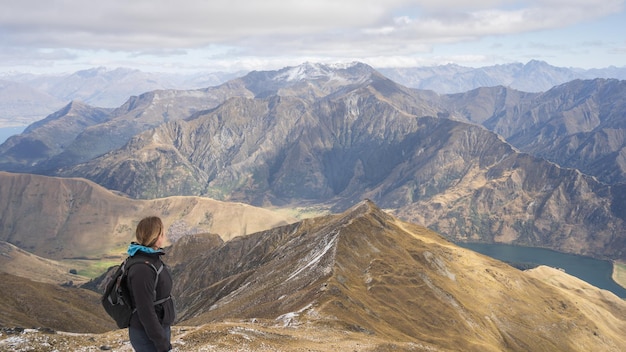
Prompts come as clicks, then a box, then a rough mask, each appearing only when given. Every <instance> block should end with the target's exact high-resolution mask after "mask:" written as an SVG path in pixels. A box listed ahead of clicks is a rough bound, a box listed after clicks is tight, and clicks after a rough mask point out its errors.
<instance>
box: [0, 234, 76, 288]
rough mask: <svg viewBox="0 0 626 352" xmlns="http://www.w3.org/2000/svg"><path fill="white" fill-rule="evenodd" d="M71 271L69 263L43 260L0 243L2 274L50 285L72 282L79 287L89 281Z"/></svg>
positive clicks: (0, 269)
mask: <svg viewBox="0 0 626 352" xmlns="http://www.w3.org/2000/svg"><path fill="white" fill-rule="evenodd" d="M71 269H73V266H72V265H70V264H68V263H64V262H59V261H55V260H51V259H46V258H42V257H39V256H36V255H34V254H32V253H28V252H26V251H24V250H21V249H19V248H17V247H16V246H14V245H12V244H10V243H7V242H2V241H0V272H4V273H8V274H12V275H16V276H21V277H27V278H29V279H31V280H33V281H37V282H44V283H49V284H64V283H69V282H70V281H71V282H72V283H73V284H74V285H79V284H82V283H85V282H86V281H87V278H85V277H84V276H79V275H74V274H71V273H70V270H71Z"/></svg>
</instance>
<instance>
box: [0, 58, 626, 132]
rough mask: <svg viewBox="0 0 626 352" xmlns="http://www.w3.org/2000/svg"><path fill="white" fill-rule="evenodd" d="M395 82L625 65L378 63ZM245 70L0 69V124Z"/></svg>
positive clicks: (449, 86)
mask: <svg viewBox="0 0 626 352" xmlns="http://www.w3.org/2000/svg"><path fill="white" fill-rule="evenodd" d="M379 71H380V72H381V73H383V74H384V75H385V76H387V77H389V78H391V79H392V80H394V81H395V82H398V83H400V84H402V85H405V86H407V87H411V88H418V89H426V90H433V91H435V92H437V93H440V94H450V93H461V92H466V91H469V90H472V89H476V88H479V87H493V86H505V87H510V88H513V89H517V90H521V91H525V92H543V91H547V90H548V89H550V88H552V87H554V86H556V85H559V84H563V83H565V82H569V81H572V80H575V79H595V78H615V79H620V80H621V79H626V67H607V68H596V69H579V68H565V67H555V66H551V65H549V64H548V63H546V62H543V61H537V60H531V61H529V62H527V63H525V64H523V63H511V64H504V65H494V66H485V67H479V68H474V67H464V66H459V65H453V64H450V65H442V66H427V67H411V68H379ZM245 74H246V72H202V73H194V74H192V73H190V74H170V73H159V72H142V71H140V70H135V69H129V68H122V67H119V68H105V67H97V68H92V69H87V70H82V71H77V72H72V73H65V74H47V75H43V74H40V75H36V74H29V73H19V72H10V73H2V74H0V111H1V112H2V113H0V127H8V126H24V125H29V124H31V123H33V122H35V121H37V120H40V119H42V118H44V117H45V116H47V115H49V114H51V113H53V112H54V111H57V110H58V109H61V108H62V107H63V106H65V105H67V104H68V103H70V102H72V101H80V102H82V103H85V104H88V105H91V106H95V107H102V108H114V107H118V106H120V105H121V104H123V103H124V102H125V101H126V100H127V99H128V97H130V96H138V95H141V94H143V93H146V92H149V91H155V90H168V89H181V90H189V89H197V88H208V87H213V86H216V85H219V84H222V83H224V82H227V81H229V80H231V79H234V78H237V77H239V76H243V75H245Z"/></svg>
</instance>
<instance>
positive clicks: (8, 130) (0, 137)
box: [0, 126, 28, 144]
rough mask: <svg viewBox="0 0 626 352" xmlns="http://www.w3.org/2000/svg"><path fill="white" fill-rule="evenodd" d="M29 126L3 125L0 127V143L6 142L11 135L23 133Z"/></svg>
mask: <svg viewBox="0 0 626 352" xmlns="http://www.w3.org/2000/svg"><path fill="white" fill-rule="evenodd" d="M26 127H28V126H18V127H1V128H0V144H2V143H4V142H5V141H6V140H7V139H8V138H9V137H11V136H13V135H15V134H20V133H22V132H23V131H24V130H25V129H26Z"/></svg>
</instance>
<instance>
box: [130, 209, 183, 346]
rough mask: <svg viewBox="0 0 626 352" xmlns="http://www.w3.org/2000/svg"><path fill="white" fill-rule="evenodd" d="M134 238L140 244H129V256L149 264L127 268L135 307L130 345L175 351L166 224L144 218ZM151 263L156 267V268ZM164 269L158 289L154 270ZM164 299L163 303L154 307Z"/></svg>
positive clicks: (158, 219)
mask: <svg viewBox="0 0 626 352" xmlns="http://www.w3.org/2000/svg"><path fill="white" fill-rule="evenodd" d="M135 237H136V239H137V242H132V243H131V244H130V246H129V247H128V255H130V256H131V257H133V259H135V258H136V259H141V261H143V262H144V263H145V264H148V265H144V264H142V263H137V264H135V265H132V266H130V268H129V269H128V282H129V287H130V292H131V296H132V299H133V304H134V307H135V312H134V313H133V315H132V317H131V318H130V326H129V328H128V335H129V337H130V343H131V345H132V346H133V348H134V349H135V351H137V352H153V351H156V352H161V351H169V350H171V349H172V345H171V343H170V335H171V331H170V326H171V325H172V323H173V322H174V319H175V318H176V313H175V311H174V302H173V300H172V299H171V297H170V293H171V291H172V276H171V273H170V271H169V269H168V268H167V266H165V264H164V263H163V261H162V260H161V256H162V255H164V254H165V253H164V252H163V249H162V248H161V247H162V246H163V244H164V243H165V235H164V234H163V222H162V221H161V219H160V218H159V217H156V216H150V217H146V218H144V219H142V220H141V221H140V222H139V224H137V230H136V231H135ZM149 264H152V265H154V268H153V267H151V266H150V265H149ZM161 267H163V269H162V270H161V272H160V273H159V275H158V281H157V283H156V289H155V280H156V278H157V273H156V272H155V268H156V269H159V268H161ZM155 293H156V295H155ZM155 296H156V297H155ZM168 297H170V298H169V299H168ZM162 300H164V302H162V303H159V304H156V305H155V304H154V302H158V301H162Z"/></svg>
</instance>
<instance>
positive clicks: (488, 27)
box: [0, 0, 624, 58]
mask: <svg viewBox="0 0 626 352" xmlns="http://www.w3.org/2000/svg"><path fill="white" fill-rule="evenodd" d="M0 1H2V2H5V3H6V2H9V3H10V4H4V6H3V11H2V12H1V13H0V34H1V35H0V45H1V46H2V47H3V48H8V49H10V50H16V49H17V52H20V51H22V52H26V51H29V50H53V51H54V50H59V51H63V50H69V51H72V50H87V51H108V52H124V53H129V55H130V56H133V57H137V56H141V55H153V56H172V55H173V56H176V55H181V54H184V53H186V52H188V51H190V50H196V49H210V50H213V51H215V52H218V53H224V52H226V51H227V52H228V53H229V55H235V56H237V57H240V58H245V57H253V56H254V57H256V56H261V57H275V56H292V57H296V56H300V57H303V56H309V57H311V56H313V57H315V56H328V57H335V58H337V57H345V58H347V57H355V58H359V57H363V56H369V57H383V56H395V57H397V56H400V55H415V54H418V53H427V52H431V51H432V48H433V46H434V45H438V44H442V43H443V44H445V43H456V42H466V41H472V40H478V39H480V38H483V37H486V36H498V35H507V34H517V33H524V32H532V31H541V30H548V29H554V28H562V27H566V26H570V25H574V24H577V23H581V22H584V21H589V20H593V19H597V18H601V17H603V16H607V15H610V14H612V13H616V12H619V11H621V10H622V8H623V5H624V4H623V2H624V1H623V0H605V1H603V2H598V1H597V0H521V1H517V0H476V1H472V2H471V3H468V2H467V1H465V0H418V1H409V0H342V1H337V0H306V1H302V0H300V1H298V0H265V1H257V0H229V1H206V0H179V1H171V0H132V1H127V0H107V1H97V2H94V1H84V0H20V1H16V0H10V1H9V0H0ZM44 57H45V56H44Z"/></svg>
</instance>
